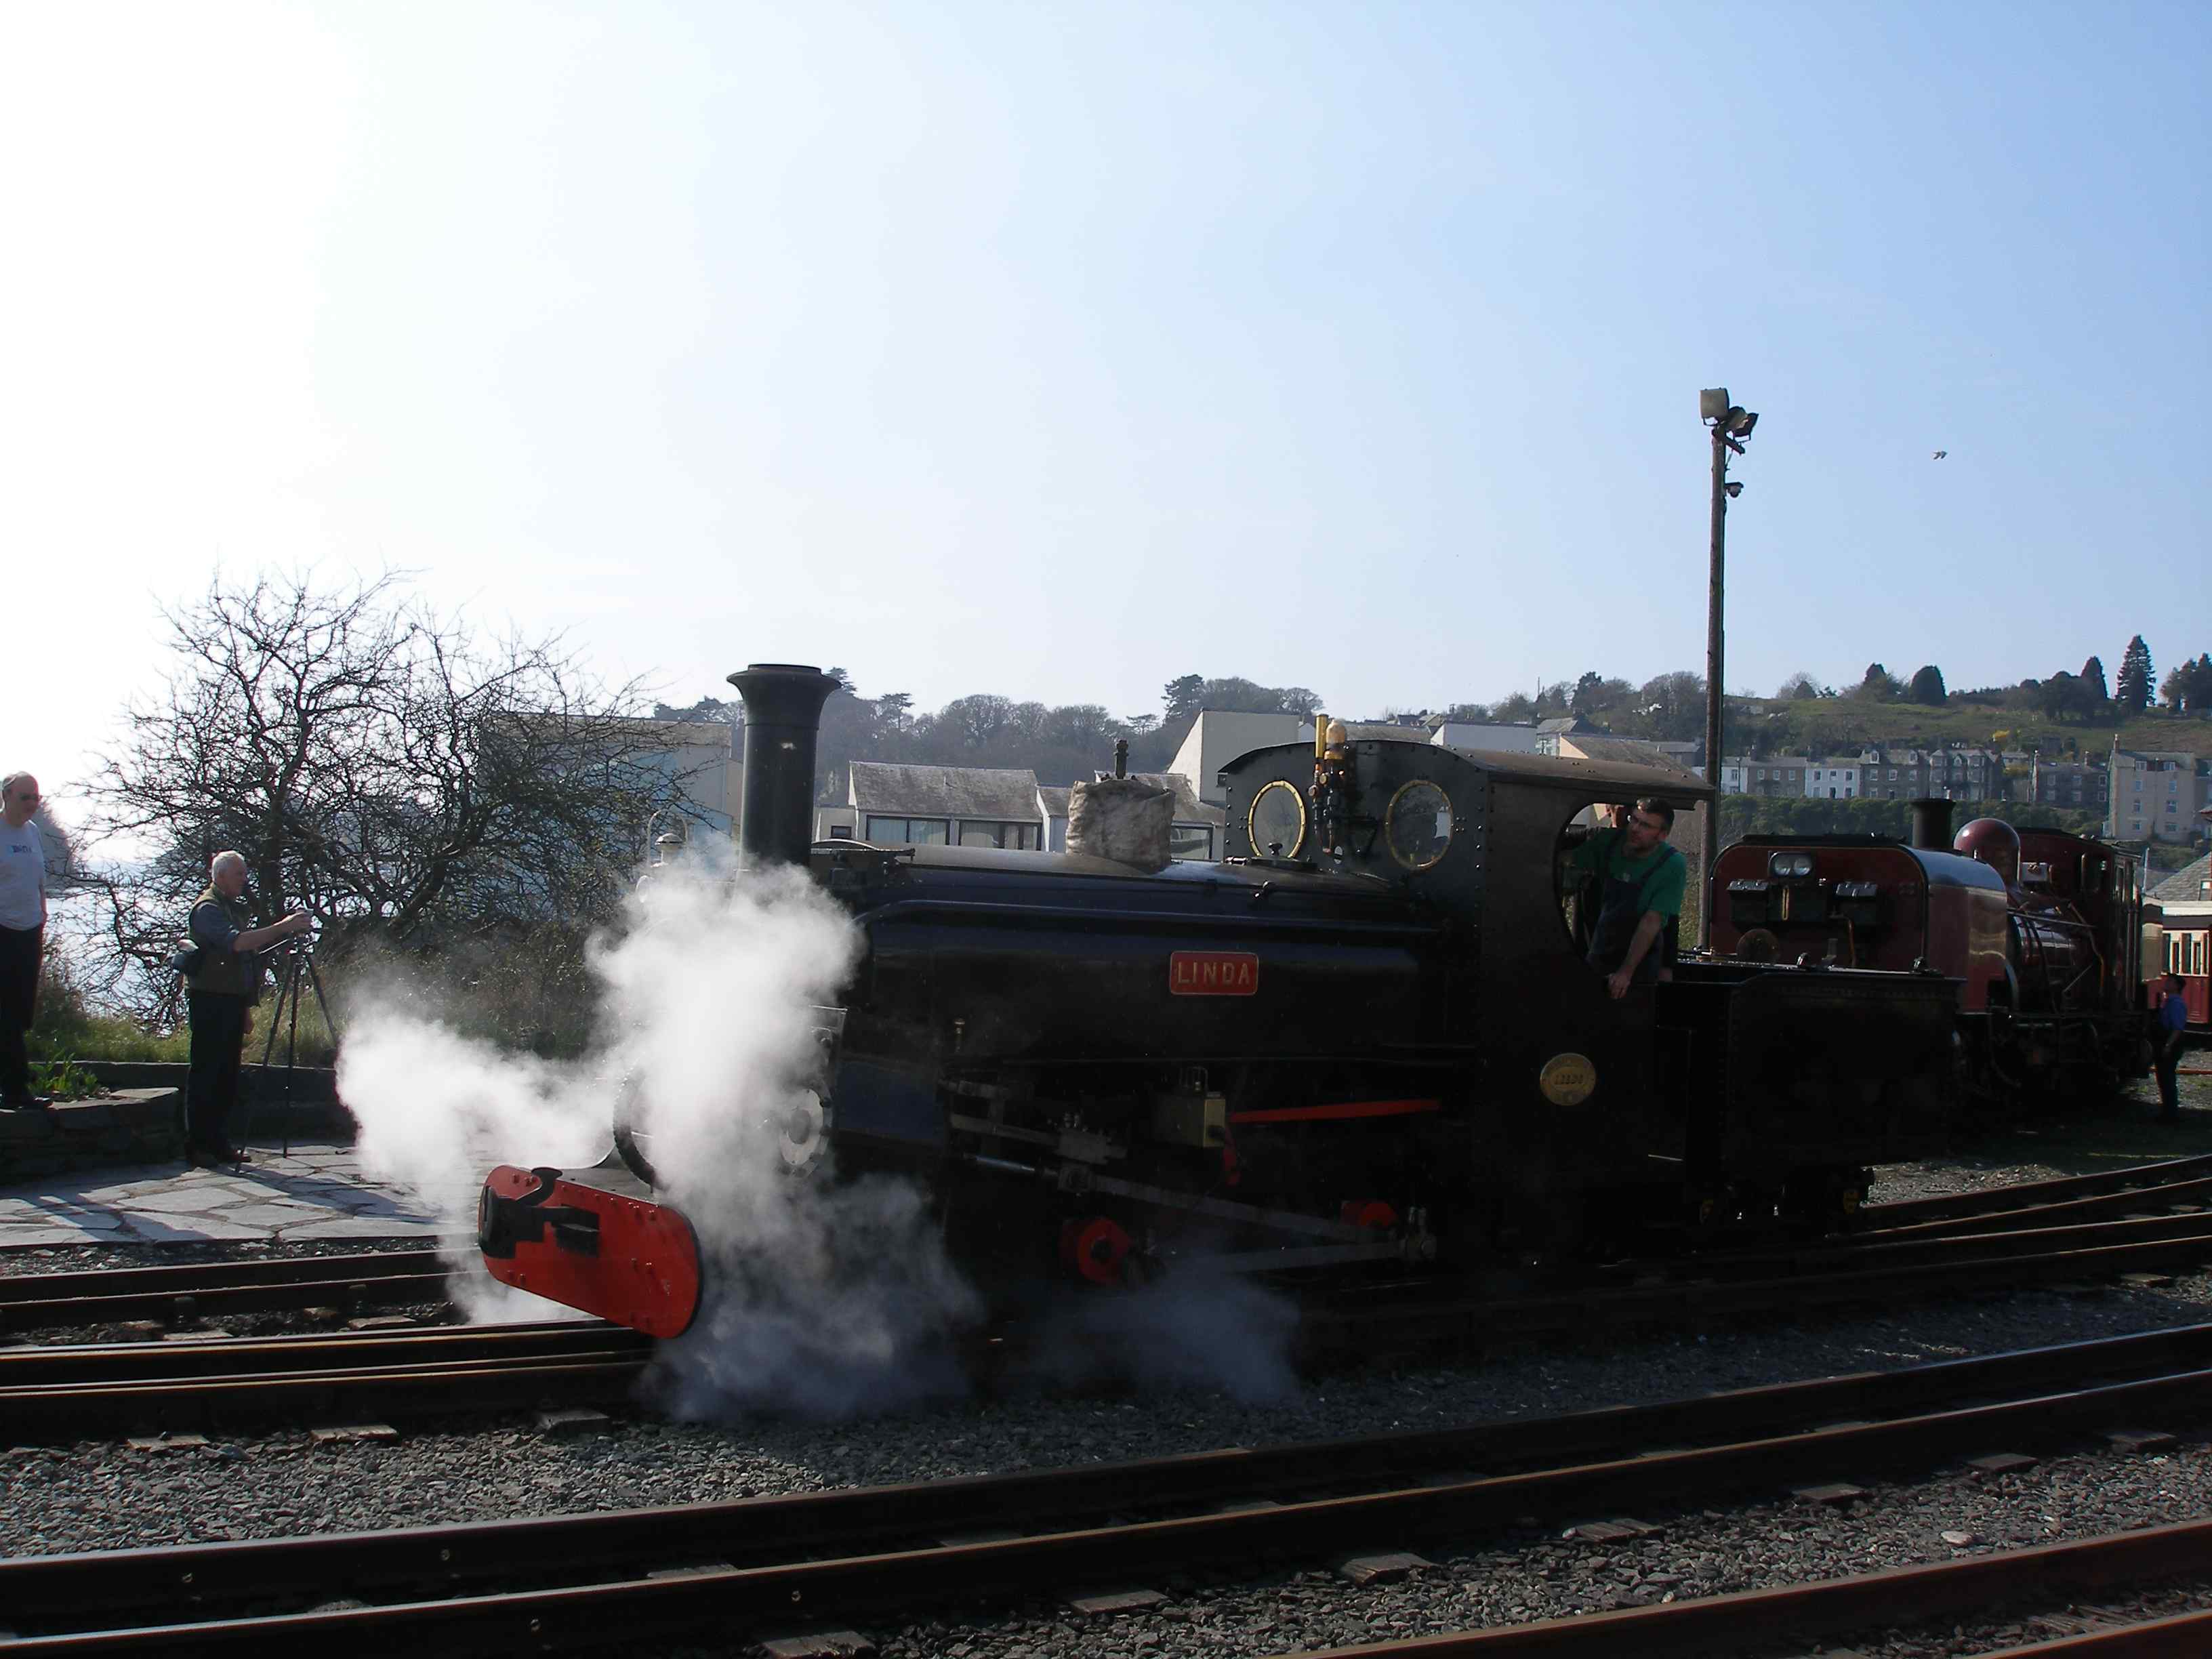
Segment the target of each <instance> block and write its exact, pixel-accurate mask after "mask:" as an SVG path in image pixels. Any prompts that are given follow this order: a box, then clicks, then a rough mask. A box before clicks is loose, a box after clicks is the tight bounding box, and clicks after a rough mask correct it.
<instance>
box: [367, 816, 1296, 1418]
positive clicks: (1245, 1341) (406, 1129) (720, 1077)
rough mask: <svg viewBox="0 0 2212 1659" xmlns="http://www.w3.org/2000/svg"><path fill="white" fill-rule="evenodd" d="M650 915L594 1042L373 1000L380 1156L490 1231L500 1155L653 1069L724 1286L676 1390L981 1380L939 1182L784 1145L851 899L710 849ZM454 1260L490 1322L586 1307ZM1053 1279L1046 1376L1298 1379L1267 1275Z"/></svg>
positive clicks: (751, 1401) (631, 937) (742, 1394)
mask: <svg viewBox="0 0 2212 1659" xmlns="http://www.w3.org/2000/svg"><path fill="white" fill-rule="evenodd" d="M626 921H627V926H626V927H624V928H623V929H621V930H618V931H617V933H615V934H614V935H611V936H610V937H608V938H606V939H602V940H599V941H598V942H596V943H595V944H594V945H593V947H592V951H591V953H590V963H591V968H592V974H593V976H594V979H595V981H597V984H598V986H599V1024H600V1030H599V1048H598V1050H597V1052H596V1053H595V1054H594V1055H593V1056H592V1058H590V1059H589V1060H584V1061H579V1062H570V1063H560V1062H554V1061H548V1060H538V1059H534V1058H532V1057H531V1056H528V1055H524V1054H515V1053H513V1052H511V1051H508V1050H504V1049H501V1048H495V1047H493V1046H491V1045H490V1044H489V1043H486V1042H478V1041H475V1040H473V1039H471V1038H469V1037H465V1036H462V1035H460V1034H459V1033H458V1032H456V1031H453V1030H451V1029H449V1028H447V1027H446V1026H444V1025H441V1024H437V1023H435V1022H434V1021H431V1020H428V1019H426V1018H423V1017H422V1015H421V1014H420V1013H419V1012H414V1011H413V1010H412V1009H411V1008H410V1006H408V1005H409V1003H410V1001H412V1000H413V999H412V998H411V997H410V996H407V995H404V994H399V993H398V992H397V991H395V992H394V993H392V994H389V995H386V996H384V997H381V998H379V997H376V996H374V995H363V996H362V997H360V998H359V999H358V1000H357V1001H356V1008H355V1010H354V1012H353V1016H352V1020H351V1029H350V1030H349V1033H348V1036H347V1039H346V1042H345V1044H344V1047H343V1050H342V1052H341V1054H340V1057H339V1063H338V1070H339V1077H338V1083H339V1088H340V1091H341V1093H342V1094H343V1098H344V1099H345V1101H346V1103H347V1104H348V1106H349V1108H350V1109H352V1111H353V1113H354V1114H355V1115H356V1117H357V1118H358V1119H359V1120H360V1123H361V1137H360V1142H359V1150H360V1153H361V1158H362V1164H363V1166H364V1167H365V1168H366V1169H367V1170H368V1172H369V1173H370V1174H371V1175H373V1176H378V1177H380V1178H382V1179H386V1180H390V1181H392V1182H395V1183H397V1184H398V1185H401V1186H404V1187H405V1188H410V1189H411V1190H413V1191H415V1192H416V1193H418V1194H422V1195H423V1196H424V1197H426V1198H428V1199H430V1200H435V1201H437V1202H438V1203H439V1204H440V1205H441V1207H442V1208H443V1210H444V1212H445V1219H446V1221H447V1224H448V1229H449V1231H450V1232H451V1233H452V1234H453V1235H455V1236H456V1237H459V1238H461V1239H465V1240H469V1241H471V1243H472V1241H473V1235H474V1231H475V1205H476V1195H477V1182H478V1181H479V1180H480V1179H481V1178H482V1176H483V1172H484V1171H485V1170H488V1169H489V1167H490V1166H491V1165H492V1164H498V1163H507V1164H520V1165H523V1166H526V1167H527V1166H530V1165H535V1164H556V1165H558V1166H560V1167H562V1168H570V1169H573V1168H578V1167H581V1166H586V1165H589V1164H594V1163H597V1162H598V1161H599V1159H600V1158H601V1157H602V1156H604V1155H605V1153H606V1152H607V1150H608V1147H609V1144H610V1139H611V1114H612V1109H613V1107H614V1103H615V1101H616V1098H617V1094H618V1092H620V1091H623V1090H624V1089H628V1090H629V1091H632V1094H633V1097H634V1099H635V1102H636V1109H635V1115H636V1119H637V1121H639V1123H640V1125H641V1130H642V1133H643V1138H644V1141H645V1145H646V1147H647V1152H648V1155H649V1156H650V1157H651V1158H652V1160H653V1164H654V1166H655V1168H656V1170H657V1172H658V1174H659V1179H660V1182H661V1184H662V1186H663V1188H664V1189H665V1194H666V1196H667V1197H668V1199H669V1200H670V1201H671V1202H672V1203H674V1204H675V1205H676V1206H678V1208H680V1209H681V1210H682V1211H683V1212H684V1214H685V1215H686V1216H687V1217H688V1218H690V1221H691V1224H692V1225H693V1228H694V1230H695V1231H696V1233H697V1235H698V1238H699V1243H700V1249H701V1255H702V1266H703V1267H704V1270H705V1277H706V1283H707V1285H708V1295H707V1299H706V1302H705V1304H704V1305H703V1306H702V1309H701V1311H700V1315H699V1318H698V1320H697V1322H696V1323H695V1324H694V1326H693V1328H691V1330H690V1332H688V1333H687V1334H685V1335H684V1336H683V1337H682V1338H680V1339H678V1340H675V1341H672V1342H667V1343H663V1344H662V1345H661V1346H660V1349H659V1358H658V1361H657V1364H656V1370H655V1373H654V1376H653V1379H652V1383H651V1386H652V1387H653V1390H654V1391H655V1392H656V1393H657V1394H658V1395H659V1398H660V1401H661V1403H663V1404H664V1405H665V1407H667V1408H668V1409H670V1410H671V1411H672V1412H674V1413H677V1414H678V1415H683V1416H700V1417H703V1416H712V1415H717V1414H720V1413H726V1412H728V1411H732V1410H738V1409H744V1408H747V1407H776V1408H780V1409H784V1410H790V1411H796V1412H799V1413H805V1414H808V1415H815V1416H823V1417H836V1416H845V1415H849V1414H852V1413H861V1412H868V1411H880V1410H884V1409H890V1408H893V1407H898V1406H900V1405H902V1404H906V1403H908V1402H911V1401H916V1400H919V1399H922V1398H927V1397H932V1396H936V1395H946V1394H951V1393H954V1392H957V1390H958V1389H960V1388H961V1386H962V1379H961V1376H960V1371H959V1367H958V1366H957V1364H956V1363H954V1361H953V1360H952V1358H951V1356H950V1353H949V1346H948V1344H947V1343H946V1342H945V1337H946V1336H947V1335H948V1334H950V1333H951V1332H953V1331H955V1330H957V1329H958V1328H961V1327H963V1326H966V1325H970V1324H972V1323H974V1322H975V1321H976V1320H977V1319H978V1318H979V1317H980V1316H981V1304H980V1299H979V1298H978V1297H977V1296H976V1294H975V1291H974V1290H973V1289H972V1288H971V1287H970V1286H969V1285H968V1283H967V1282H966V1280H965V1279H963V1276H962V1275H961V1274H960V1273H959V1272H958V1271H957V1269H956V1268H955V1267H953V1266H952V1264H951V1262H950V1261H948V1260H947V1259H946V1257H945V1252H944V1249H943V1247H942V1243H941V1240H940V1237H939V1229H938V1226H937V1224H936V1221H935V1218H933V1216H932V1214H931V1213H930V1211H929V1207H928V1203H927V1198H926V1195H925V1194H923V1193H921V1191H920V1190H919V1189H918V1188H916V1187H915V1186H914V1185H913V1184H912V1183H909V1182H901V1181H896V1180H890V1179H885V1178H881V1177H868V1178H866V1179H862V1180H859V1181H852V1182H840V1181H836V1180H833V1179H831V1178H830V1177H831V1176H832V1173H833V1172H832V1171H831V1170H829V1168H828V1167H827V1166H826V1164H825V1165H824V1166H823V1167H822V1168H819V1169H817V1170H815V1171H814V1172H813V1173H812V1174H811V1176H804V1177H794V1176H792V1175H791V1174H790V1173H789V1172H788V1171H787V1170H786V1168H785V1167H784V1160H783V1157H782V1153H781V1149H780V1145H779V1139H780V1132H781V1129H782V1127H783V1126H784V1124H785V1122H786V1121H787V1119H788V1117H789V1115H790V1113H791V1110H792V1109H793V1107H794V1106H795V1105H797V1104H799V1103H800V1102H801V1101H802V1100H803V1099H804V1094H803V1091H804V1090H805V1088H806V1087H807V1085H809V1084H811V1083H813V1082H815V1081H817V1080H818V1079H817V1070H818V1060H817V1048H816V1042H815V1038H814V1031H815V1029H816V1026H817V1023H818V1022H817V1016H816V1015H815V1013H814V1012H813V1011H814V1009H815V1008H816V1007H817V1006H825V1005H829V1004H831V1003H833V1002H834V1001H835V1000H836V994H837V992H838V990H839V988H840V987H842V985H843V984H844V983H845V982H846V981H847V979H848V975H849V974H850V972H851V970H852V968H853V966H854V962H855V960H856V957H857V954H858V951H859V949H860V936H859V933H858V930H857V929H856V928H855V927H854V925H853V923H852V921H851V920H850V918H849V917H848V916H847V915H846V914H845V913H844V912H843V911H842V909H841V908H838V907H837V906H836V904H835V903H833V902H831V901H830V900H829V898H828V897H827V896H826V895H824V894H823V892H822V891H821V890H820V889H819V888H817V886H816V885H815V884H813V883H812V882H811V881H810V880H808V879H807V878H806V877H805V875H804V874H803V873H801V872H798V871H794V870H789V869H771V870H767V871H756V872H744V873H743V874H740V875H735V876H732V874H730V873H729V872H727V871H726V869H723V868H718V867H715V866H714V865H713V864H711V863H709V862H708V860H705V859H703V858H702V856H701V852H700V849H698V848H694V849H693V850H692V851H691V853H690V854H688V855H687V858H686V860H684V862H683V863H681V864H679V865H678V866H676V867H675V868H674V869H673V870H672V871H671V870H669V869H667V868H666V867H665V866H664V868H663V870H662V871H661V872H656V874H655V876H654V878H653V880H652V881H651V882H649V883H647V884H644V885H642V886H641V888H640V889H639V890H637V891H635V893H634V894H633V895H632V896H631V898H630V900H629V911H628V915H627V917H626ZM454 1266H455V1267H457V1268H458V1269H459V1273H458V1274H457V1278H458V1279H459V1281H460V1282H461V1283H462V1284H463V1285H464V1286H465V1290H464V1291H463V1292H462V1294H461V1300H462V1304H463V1306H464V1307H465V1309H466V1310H467V1311H468V1312H469V1313H470V1315H471V1317H473V1318H477V1319H543V1318H549V1317H560V1316H562V1315H563V1313H564V1312H565V1310H562V1308H560V1307H559V1306H557V1305H556V1304H552V1303H549V1302H546V1301H544V1300H543V1299H542V1298H539V1297H532V1296H529V1295H526V1294H525V1293H522V1292H520V1291H512V1290H509V1289H508V1288H507V1286H505V1285H501V1284H499V1283H498V1282H497V1281H496V1280H495V1279H491V1278H490V1276H489V1274H488V1273H485V1271H484V1269H483V1264H482V1262H481V1261H480V1260H478V1258H477V1255H476V1252H475V1251H474V1249H473V1248H471V1247H470V1246H469V1245H463V1246H462V1247H461V1248H460V1249H459V1252H458V1255H457V1259H456V1260H455V1261H454ZM1051 1300H1052V1302H1053V1303H1054V1308H1055V1311H1054V1313H1053V1314H1052V1315H1051V1316H1048V1318H1047V1321H1046V1325H1047V1330H1048V1335H1047V1340H1046V1343H1045V1346H1046V1348H1047V1349H1048V1351H1049V1352H1048V1354H1047V1355H1046V1356H1044V1357H1042V1364H1039V1365H1037V1366H1036V1368H1035V1370H1034V1372H1033V1373H1032V1374H1033V1375H1034V1376H1036V1378H1037V1379H1038V1380H1042V1381H1047V1382H1059V1383H1066V1382H1071V1381H1075V1380H1079V1379H1082V1378H1086V1377H1097V1376H1113V1377H1115V1378H1117V1379H1120V1380H1125V1381H1134V1382H1137V1383H1149V1384H1154V1385H1166V1386H1171V1387H1172V1386H1190V1385H1199V1386H1205V1385H1213V1386H1219V1387H1224V1388H1225V1389H1228V1391H1229V1392H1231V1394H1234V1395H1238V1396H1240V1397H1243V1398H1245V1399H1274V1398H1281V1397H1283V1396H1284V1395H1287V1394H1289V1393H1291V1391H1293V1389H1294V1387H1295V1384H1294V1383H1293V1382H1292V1380H1291V1374H1290V1370H1289V1368H1288V1365H1287V1363H1286V1360H1285V1352H1286V1350H1287V1346H1288V1339H1289V1335H1290V1325H1291V1315H1290V1314H1289V1313H1288V1311H1287V1310H1286V1308H1285V1305H1284V1304H1282V1303H1281V1302H1280V1301H1279V1298H1274V1297H1270V1296H1268V1295H1267V1294H1266V1293H1264V1292H1261V1291H1255V1290H1254V1289H1253V1288H1252V1287H1250V1286H1249V1285H1242V1284H1239V1283H1236V1282H1233V1281H1225V1280H1222V1279H1216V1278H1212V1277H1210V1276H1205V1275H1200V1276H1198V1277H1197V1278H1194V1279H1180V1280H1175V1279H1171V1280H1170V1282H1168V1283H1166V1284H1164V1285H1155V1286H1152V1287H1150V1288H1148V1289H1147V1290H1146V1291H1142V1292H1140V1293H1139V1294H1136V1295H1133V1296H1128V1297H1115V1296H1113V1295H1110V1294H1105V1295H1099V1294H1092V1295H1086V1296H1080V1297H1075V1298H1073V1300H1071V1299H1069V1298H1066V1297H1060V1296H1054V1297H1052V1298H1051Z"/></svg>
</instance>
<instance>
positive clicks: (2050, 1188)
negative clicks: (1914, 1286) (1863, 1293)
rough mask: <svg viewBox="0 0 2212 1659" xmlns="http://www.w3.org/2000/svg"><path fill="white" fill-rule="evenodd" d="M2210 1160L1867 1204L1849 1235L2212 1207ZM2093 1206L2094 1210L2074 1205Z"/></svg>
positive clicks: (2167, 1160) (2184, 1160)
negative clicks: (2186, 1205) (2150, 1208)
mask: <svg viewBox="0 0 2212 1659" xmlns="http://www.w3.org/2000/svg"><path fill="white" fill-rule="evenodd" d="M2208 1193H2212V1157H2203V1158H2165V1159H2161V1160H2160V1162H2158V1163H2155V1164H2129V1165H2127V1166H2126V1167H2124V1168H2123V1169H2118V1170H2100V1171H2099V1172H2098V1173H2096V1174H2094V1175H2086V1176H2063V1177H2061V1178H2059V1179H2058V1180H2056V1181H2032V1182H2014V1183H2012V1184H2010V1185H2008V1186H2003V1187H1990V1188H1984V1189H1983V1190H1981V1191H1980V1192H1974V1193H1947V1194H1944V1195H1942V1197H1939V1198H1912V1199H1903V1200H1899V1201H1898V1202H1896V1203H1894V1204H1869V1205H1868V1206H1866V1207H1865V1208H1863V1209H1862V1210H1861V1211H1860V1212H1858V1216H1857V1225H1855V1226H1854V1228H1853V1231H1854V1233H1857V1234H1860V1235H1864V1234H1870V1233H1883V1232H1894V1231H1901V1230H1905V1229H1913V1230H1918V1229H1921V1228H1925V1227H1931V1226H1949V1225H1966V1224H1972V1223H1982V1224H1990V1223H1996V1222H2001V1221H2003V1220H2006V1219H2008V1218H2012V1219H2021V1220H2022V1221H2023V1222H2024V1224H2025V1225H2034V1223H2035V1218H2037V1217H2038V1216H2039V1215H2042V1216H2045V1217H2050V1216H2052V1215H2053V1214H2054V1213H2063V1214H2072V1215H2091V1214H2097V1213H2113V1214H2116V1213H2121V1212H2124V1211H2125V1209H2126V1208H2127V1206H2129V1204H2130V1202H2134V1203H2136V1204H2141V1203H2143V1202H2147V1201H2150V1200H2154V1199H2155V1200H2157V1201H2159V1202H2161V1203H2173V1202H2177V1201H2185V1200H2187V1201H2194V1202H2197V1203H2212V1198H2208V1197H2206V1196H2205V1194H2208ZM2079 1206H2098V1207H2096V1208H2087V1207H2079Z"/></svg>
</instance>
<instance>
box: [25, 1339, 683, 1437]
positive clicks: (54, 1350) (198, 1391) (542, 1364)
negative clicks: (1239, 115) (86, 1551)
mask: <svg viewBox="0 0 2212 1659" xmlns="http://www.w3.org/2000/svg"><path fill="white" fill-rule="evenodd" d="M652 1349H653V1342H652V1339H650V1338H649V1337H645V1336H641V1335H639V1334H637V1333H636V1332H635V1331H629V1330H624V1329H622V1328H619V1327H617V1326H613V1325H608V1324H605V1323H604V1322H599V1321H590V1322H580V1321H579V1322H558V1323H553V1324H540V1325H484V1326H472V1327H469V1326H465V1327H458V1328H457V1327H438V1328H417V1329H414V1330H407V1331H388V1332H376V1333H373V1334H371V1333H353V1332H346V1333H332V1334H320V1335H313V1336H283V1337H251V1338H226V1339H220V1340H185V1341H170V1342H155V1343H145V1342H124V1343H102V1344H90V1345H82V1346H68V1347H62V1346H55V1347H38V1348H21V1349H15V1350H12V1351H7V1352H0V1423H5V1424H7V1425H8V1431H9V1436H10V1437H11V1438H13V1439H15V1440H17V1441H24V1440H35V1439H47V1440H55V1439H76V1438H83V1437H90V1436H95V1435H100V1434H110V1433H117V1432H125V1431H132V1430H139V1429H144V1430H175V1429H195V1430H197V1429H202V1428H206V1427H220V1426H225V1425H236V1424H253V1423H262V1422H266V1421H269V1420H271V1419H287V1418H291V1419H313V1418H315V1417H318V1416H321V1417H325V1418H329V1417H331V1416H336V1417H337V1419H338V1420H357V1419H359V1418H362V1417H383V1416H394V1417H421V1416H428V1415H438V1414H442V1413H450V1412H456V1411H501V1410H513V1409H518V1408H523V1407H537V1406H548V1405H556V1406H566V1405H578V1404H583V1403H586V1402H592V1401H606V1400H610V1399H617V1400H618V1399H621V1398H623V1397H624V1396H625V1395H627V1394H628V1393H629V1389H630V1388H631V1387H632V1386H633V1385H634V1384H635V1382H636V1379H637V1376H638V1374H639V1372H640V1371H641V1370H642V1369H643V1366H644V1364H645V1361H646V1358H647V1355H649V1354H650V1353H651V1352H652Z"/></svg>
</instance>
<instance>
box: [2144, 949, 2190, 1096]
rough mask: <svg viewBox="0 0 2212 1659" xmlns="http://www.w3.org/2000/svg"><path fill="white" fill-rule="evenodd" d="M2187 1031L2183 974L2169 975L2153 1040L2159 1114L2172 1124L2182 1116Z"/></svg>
mask: <svg viewBox="0 0 2212 1659" xmlns="http://www.w3.org/2000/svg"><path fill="white" fill-rule="evenodd" d="M2188 1029H2189V1000H2188V999H2187V998H2186V997H2185V996H2183V995H2182V994H2181V975H2179V974H2168V975H2166V994H2165V995H2164V996H2163V997H2161V998H2160V1000H2159V1005H2158V1030H2156V1031H2155V1032H2154V1033H2153V1034H2152V1039H2151V1040H2152V1042H2153V1043H2154V1045H2155V1047H2154V1048H2153V1050H2152V1052H2153V1054H2154V1055H2155V1057H2156V1062H2157V1066H2158V1115H2160V1117H2162V1118H2164V1119H2166V1121H2169V1122H2172V1121H2176V1120H2178V1119H2179V1117H2180V1116H2181V1045H2182V1043H2183V1042H2185V1040H2186V1033H2187V1031H2188Z"/></svg>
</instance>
